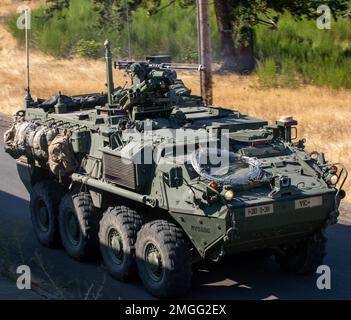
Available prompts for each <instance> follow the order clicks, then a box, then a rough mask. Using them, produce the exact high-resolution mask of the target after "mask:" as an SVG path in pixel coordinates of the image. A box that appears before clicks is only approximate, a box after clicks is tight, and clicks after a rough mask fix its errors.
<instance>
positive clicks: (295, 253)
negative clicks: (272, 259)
mask: <svg viewBox="0 0 351 320" xmlns="http://www.w3.org/2000/svg"><path fill="white" fill-rule="evenodd" d="M326 242H327V238H326V237H325V236H324V234H323V232H322V231H320V232H317V233H315V234H314V235H313V236H311V237H310V238H308V239H307V240H305V241H302V242H299V243H297V244H296V245H295V246H288V247H286V248H284V249H283V253H277V254H276V260H277V262H278V263H279V264H280V266H281V268H282V269H283V270H285V271H288V272H294V273H297V274H310V273H314V272H315V271H316V270H317V268H318V266H320V265H322V264H323V259H324V256H325V254H326Z"/></svg>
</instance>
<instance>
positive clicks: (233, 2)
mask: <svg viewBox="0 0 351 320" xmlns="http://www.w3.org/2000/svg"><path fill="white" fill-rule="evenodd" d="M93 1H94V5H95V10H96V11H97V12H98V13H99V16H100V19H99V24H100V27H101V28H103V29H106V28H109V27H111V26H114V27H115V26H116V25H117V27H118V28H119V29H120V30H121V29H123V28H124V26H125V24H126V22H127V21H128V16H129V14H130V13H132V12H134V11H136V10H137V9H138V8H140V7H143V8H144V9H146V10H148V12H149V14H150V15H153V14H156V13H157V12H158V11H160V10H162V9H164V8H166V7H169V6H170V5H173V4H177V5H179V6H181V7H189V6H195V5H196V0H177V1H176V0H93ZM47 2H48V3H50V6H49V8H48V14H49V15H50V14H52V12H54V11H57V10H60V8H65V7H67V6H68V5H69V2H70V0H47ZM213 2H214V9H215V14H216V18H217V26H218V30H219V33H220V37H221V46H222V57H223V63H222V67H221V69H222V70H224V71H233V72H236V73H241V74H243V73H249V72H251V71H253V70H254V68H255V66H256V59H255V34H254V27H255V25H257V24H264V25H267V27H270V28H272V29H274V28H277V26H278V22H279V16H280V15H281V14H282V13H284V12H289V13H290V14H291V15H292V16H294V17H295V18H296V19H297V20H299V19H303V18H307V19H315V18H317V16H318V15H317V8H318V6H319V5H322V4H323V5H327V6H329V8H330V10H331V12H332V14H333V16H334V18H335V19H336V18H337V16H338V15H339V14H342V13H345V11H346V10H347V9H348V6H349V1H348V0H323V1H319V0H215V1H213Z"/></svg>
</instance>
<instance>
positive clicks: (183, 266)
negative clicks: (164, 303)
mask: <svg viewBox="0 0 351 320" xmlns="http://www.w3.org/2000/svg"><path fill="white" fill-rule="evenodd" d="M136 259H137V264H138V269H139V275H140V278H141V280H142V281H143V284H144V286H145V288H146V290H147V291H148V292H150V293H151V294H152V295H154V296H156V297H159V298H168V297H175V296H180V295H183V294H185V293H186V292H187V291H188V290H189V288H190V286H191V276H192V262H191V256H190V253H189V248H188V244H187V241H186V239H185V236H184V234H183V231H182V230H181V229H180V228H178V227H177V226H176V225H174V224H172V223H169V222H167V221H164V220H156V221H152V222H150V223H147V224H145V225H144V226H143V227H142V228H141V230H140V231H139V233H138V237H137V242H136Z"/></svg>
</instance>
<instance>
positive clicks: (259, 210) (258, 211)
mask: <svg viewBox="0 0 351 320" xmlns="http://www.w3.org/2000/svg"><path fill="white" fill-rule="evenodd" d="M273 211H274V210H273V204H265V205H262V206H256V207H249V208H245V217H255V216H262V215H265V214H271V213H273Z"/></svg>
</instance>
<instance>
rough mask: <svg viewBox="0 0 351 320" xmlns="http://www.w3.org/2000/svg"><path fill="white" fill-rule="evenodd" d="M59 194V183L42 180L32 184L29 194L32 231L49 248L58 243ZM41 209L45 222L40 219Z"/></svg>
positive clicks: (60, 191) (60, 192) (60, 190)
mask: <svg viewBox="0 0 351 320" xmlns="http://www.w3.org/2000/svg"><path fill="white" fill-rule="evenodd" d="M61 194H62V189H61V187H60V185H59V184H57V183H56V182H54V181H50V180H44V181H41V182H38V183H36V184H35V185H34V186H33V190H32V192H31V195H30V204H29V207H30V213H31V220H32V225H33V229H34V233H35V235H36V237H37V238H38V240H39V242H40V243H41V244H43V245H44V246H46V247H49V248H55V247H58V246H59V245H60V234H59V225H58V220H57V216H58V207H59V203H60V197H61ZM41 210H44V211H45V212H46V213H45V215H46V216H47V217H46V219H45V220H46V221H45V223H43V222H41V221H40V220H41V218H40V215H41ZM44 224H45V226H44Z"/></svg>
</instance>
